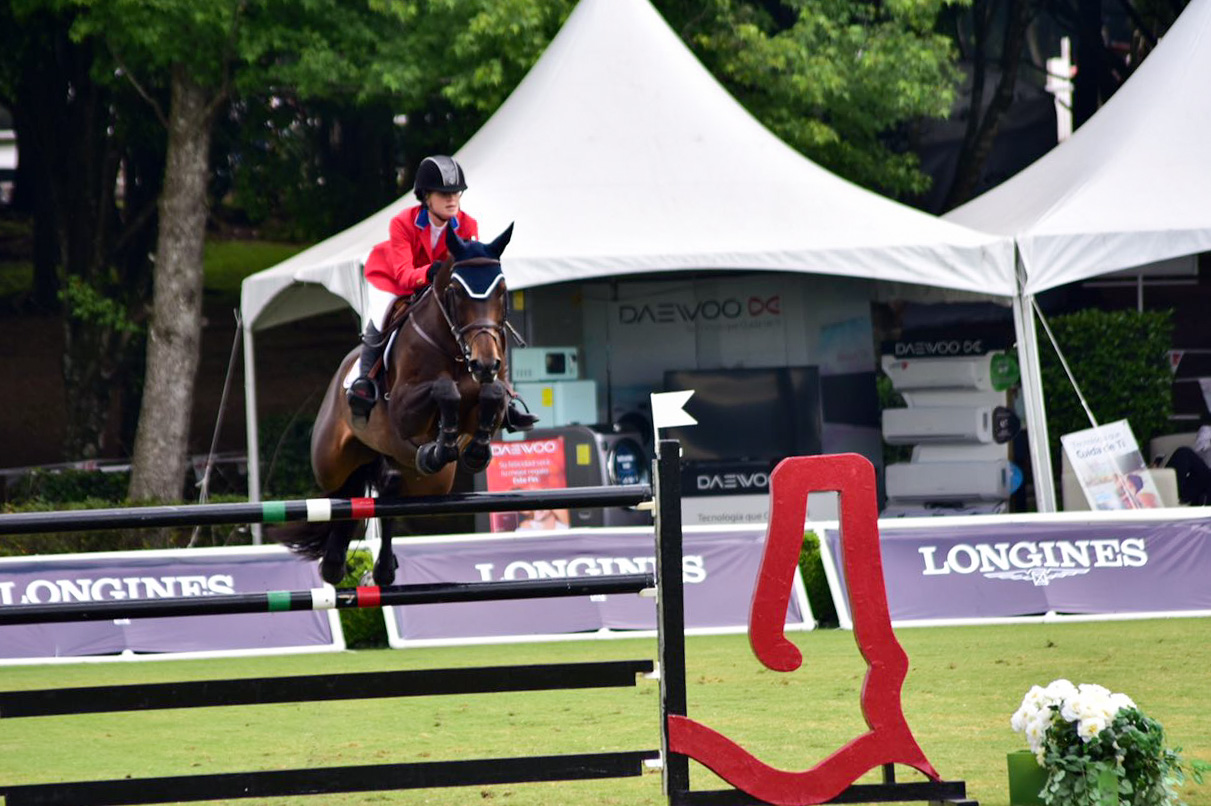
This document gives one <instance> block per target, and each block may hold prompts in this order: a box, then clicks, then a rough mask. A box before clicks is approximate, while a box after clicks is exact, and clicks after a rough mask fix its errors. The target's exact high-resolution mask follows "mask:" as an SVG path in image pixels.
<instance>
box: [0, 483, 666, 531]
mask: <svg viewBox="0 0 1211 806" xmlns="http://www.w3.org/2000/svg"><path fill="white" fill-rule="evenodd" d="M651 499H652V488H651V487H649V486H648V485H646V484H636V485H631V486H624V487H574V488H571V489H566V490H537V491H534V490H510V491H506V492H486V493H455V494H452V495H431V496H421V497H417V498H406V499H405V498H399V499H396V498H390V499H389V498H308V499H302V500H297V501H261V502H258V503H250V504H182V505H179V506H154V507H121V508H112V509H80V510H68V511H64V512H17V513H14V514H11V515H0V535H20V534H44V533H47V532H67V531H91V530H95V529H143V528H152V527H156V526H218V525H224V524H241V523H262V524H273V523H289V522H292V521H309V522H318V521H339V520H365V519H366V518H401V517H406V516H417V515H449V514H455V513H476V512H520V511H523V510H529V509H582V508H583V509H590V508H600V507H629V506H635V505H637V504H641V503H643V502H645V501H650V500H651Z"/></svg>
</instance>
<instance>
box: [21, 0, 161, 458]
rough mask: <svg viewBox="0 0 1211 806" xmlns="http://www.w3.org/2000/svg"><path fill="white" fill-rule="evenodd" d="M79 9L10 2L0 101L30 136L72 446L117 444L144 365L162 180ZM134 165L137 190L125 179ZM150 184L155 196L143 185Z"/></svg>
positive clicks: (76, 453) (31, 190)
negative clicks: (143, 321) (122, 174)
mask: <svg viewBox="0 0 1211 806" xmlns="http://www.w3.org/2000/svg"><path fill="white" fill-rule="evenodd" d="M74 17H75V14H74V11H73V9H72V8H70V7H68V6H62V5H61V4H59V3H53V2H37V1H36V0H27V2H21V3H16V4H12V5H8V4H6V5H5V6H4V7H3V9H2V10H0V99H3V100H4V101H5V103H6V104H7V105H8V106H10V108H11V109H12V110H13V115H14V123H15V127H16V129H17V133H18V138H19V141H20V143H21V169H20V173H19V177H18V182H19V195H20V196H21V197H22V198H23V200H24V203H25V204H26V205H27V208H28V209H29V210H31V211H32V212H33V214H34V293H33V304H34V306H35V307H36V308H39V309H42V310H60V311H61V312H62V314H63V324H64V335H65V347H66V349H65V352H64V355H63V361H62V371H63V376H64V382H65V387H66V389H67V400H66V403H67V423H66V429H65V430H66V440H65V445H64V451H65V453H66V455H68V456H70V457H72V458H90V457H95V456H99V455H102V454H104V453H106V452H107V451H110V450H113V447H114V445H113V443H114V442H115V441H116V440H120V439H121V436H120V433H115V431H117V430H118V429H119V428H120V425H118V424H115V423H114V418H112V417H111V413H112V412H113V411H114V410H120V408H121V401H122V398H123V397H124V396H125V394H126V392H127V390H128V389H129V387H130V385H131V378H132V376H133V371H132V370H133V367H134V365H135V364H136V363H137V361H136V358H137V350H138V346H139V344H140V325H139V322H138V318H137V311H138V308H137V305H135V306H133V307H132V303H133V302H134V301H137V300H139V299H140V298H141V297H142V295H143V294H145V293H146V288H147V286H148V280H149V271H148V264H147V261H146V260H145V259H144V257H143V255H144V254H145V253H146V244H147V239H148V238H149V237H150V234H151V232H152V229H153V228H152V226H151V221H150V216H149V215H147V212H148V209H149V208H148V205H147V197H148V196H149V195H153V194H154V192H155V188H156V187H158V174H157V173H156V171H155V170H154V169H152V170H144V166H145V165H146V160H147V159H148V158H149V157H150V158H151V161H152V162H154V161H155V160H154V158H155V155H156V153H157V151H158V149H157V148H156V146H155V144H154V143H148V142H146V141H145V140H143V139H141V138H140V137H139V136H138V132H137V125H136V126H135V128H134V129H132V127H131V117H130V116H129V115H128V110H129V108H130V105H131V99H130V97H129V96H128V95H127V94H124V93H122V92H121V91H117V92H115V91H114V90H113V88H111V87H108V86H106V84H105V83H104V82H103V81H98V80H97V78H96V76H95V74H94V70H95V69H96V65H97V57H96V52H95V43H93V42H80V41H74V40H73V39H71V38H70V37H69V36H68V31H69V30H70V28H71V25H72V23H73V21H74ZM120 165H125V166H126V173H127V179H128V181H127V193H126V196H125V199H124V204H122V205H119V204H117V200H116V198H115V194H114V188H115V179H116V177H117V175H118V170H119V166H120ZM145 190H149V191H150V193H148V192H144V191H145Z"/></svg>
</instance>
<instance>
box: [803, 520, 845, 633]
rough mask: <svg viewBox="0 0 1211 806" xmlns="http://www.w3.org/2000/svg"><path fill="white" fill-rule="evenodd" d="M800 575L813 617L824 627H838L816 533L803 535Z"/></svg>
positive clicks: (835, 610)
mask: <svg viewBox="0 0 1211 806" xmlns="http://www.w3.org/2000/svg"><path fill="white" fill-rule="evenodd" d="M799 574H800V575H801V576H802V577H803V587H804V588H806V589H807V601H808V603H809V604H810V605H811V606H812V615H814V616H815V617H816V622H817V623H818V624H819V625H820V626H822V627H835V626H837V624H838V620H837V608H836V606H834V605H833V595H832V593H831V591H830V590H829V587H828V578H827V577H826V576H825V575H824V562H823V560H822V558H821V557H820V538H818V537H817V536H816V533H815V532H805V533H804V535H803V548H802V549H801V550H800V551H799Z"/></svg>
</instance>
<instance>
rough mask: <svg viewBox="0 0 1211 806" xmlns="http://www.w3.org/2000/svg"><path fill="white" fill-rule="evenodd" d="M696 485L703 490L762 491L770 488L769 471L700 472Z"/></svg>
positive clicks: (695, 480)
mask: <svg viewBox="0 0 1211 806" xmlns="http://www.w3.org/2000/svg"><path fill="white" fill-rule="evenodd" d="M694 486H695V487H696V488H697V489H699V490H702V491H703V492H706V491H710V490H753V491H754V492H761V491H764V490H768V489H769V473H766V472H764V471H757V472H755V473H699V474H698V475H697V476H695V478H694Z"/></svg>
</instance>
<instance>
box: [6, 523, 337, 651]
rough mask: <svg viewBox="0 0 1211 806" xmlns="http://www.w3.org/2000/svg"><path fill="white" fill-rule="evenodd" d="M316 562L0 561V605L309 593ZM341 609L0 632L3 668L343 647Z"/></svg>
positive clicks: (231, 557) (260, 549)
mask: <svg viewBox="0 0 1211 806" xmlns="http://www.w3.org/2000/svg"><path fill="white" fill-rule="evenodd" d="M322 584H323V583H321V582H320V578H319V572H318V570H317V568H316V564H315V563H312V562H304V561H301V560H299V559H298V558H296V557H294V556H293V555H291V554H290V553H289V552H287V551H286V550H285V549H283V548H281V547H280V546H246V547H234V548H217V549H180V550H172V551H133V552H107V553H98V554H72V555H49V556H45V557H6V558H0V607H8V606H10V605H20V604H50V603H55V602H103V601H116V600H133V599H163V598H169V597H179V596H210V595H215V594H231V593H260V592H263V591H271V590H310V589H312V588H318V587H320V586H321V585H322ZM344 647H345V642H344V637H343V636H342V634H341V631H340V621H339V619H338V618H337V613H336V611H335V610H330V611H295V612H288V613H286V612H284V613H248V614H236V615H217V616H188V617H178V618H141V619H109V620H105V621H81V622H64V623H55V624H30V625H5V626H2V627H0V663H39V662H46V661H51V660H68V659H75V660H80V659H84V658H115V657H116V658H147V657H163V656H165V655H166V654H171V656H172V657H182V656H190V657H210V656H216V655H239V654H270V653H281V652H303V651H311V652H315V651H324V650H340V649H344Z"/></svg>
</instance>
